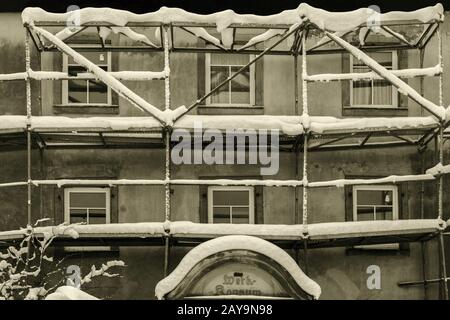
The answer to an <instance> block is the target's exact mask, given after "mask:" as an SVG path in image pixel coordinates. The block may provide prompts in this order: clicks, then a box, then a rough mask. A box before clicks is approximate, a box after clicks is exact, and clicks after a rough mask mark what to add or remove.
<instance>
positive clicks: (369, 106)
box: [349, 50, 399, 109]
mask: <svg viewBox="0 0 450 320" xmlns="http://www.w3.org/2000/svg"><path fill="white" fill-rule="evenodd" d="M376 52H390V53H391V55H392V70H398V52H397V51H396V50H386V51H376ZM354 59H355V58H354V57H353V55H351V54H350V63H349V64H350V73H353V61H354ZM371 81H372V90H373V80H371ZM353 82H354V81H353V80H350V106H349V107H350V108H359V109H397V108H398V107H399V102H398V95H399V92H398V90H397V88H396V87H394V86H393V85H392V84H391V87H392V104H390V105H382V104H354V103H353ZM372 100H373V95H372Z"/></svg>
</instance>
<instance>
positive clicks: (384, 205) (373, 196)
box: [353, 185, 400, 250]
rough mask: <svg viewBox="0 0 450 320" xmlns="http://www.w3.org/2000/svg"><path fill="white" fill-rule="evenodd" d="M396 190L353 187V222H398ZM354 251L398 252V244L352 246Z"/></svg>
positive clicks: (381, 186)
mask: <svg viewBox="0 0 450 320" xmlns="http://www.w3.org/2000/svg"><path fill="white" fill-rule="evenodd" d="M398 211H399V203H398V188H397V186H391V185H376V186H370V185H368V186H353V221H374V220H398ZM353 248H354V249H365V250H367V249H369V250H399V249H400V244H399V243H386V244H372V245H360V246H354V247H353Z"/></svg>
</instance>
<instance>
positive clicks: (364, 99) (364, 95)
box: [353, 80, 372, 106]
mask: <svg viewBox="0 0 450 320" xmlns="http://www.w3.org/2000/svg"><path fill="white" fill-rule="evenodd" d="M353 104H354V105H360V106H362V105H370V104H372V81H364V80H362V81H353Z"/></svg>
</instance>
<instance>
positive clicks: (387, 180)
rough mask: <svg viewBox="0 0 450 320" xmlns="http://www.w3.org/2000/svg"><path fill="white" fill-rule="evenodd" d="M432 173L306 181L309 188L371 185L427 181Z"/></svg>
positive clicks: (430, 178)
mask: <svg viewBox="0 0 450 320" xmlns="http://www.w3.org/2000/svg"><path fill="white" fill-rule="evenodd" d="M434 179H435V178H434V176H433V175H432V174H428V173H427V174H416V175H403V176H398V175H390V176H387V177H383V178H376V179H337V180H329V181H313V182H309V183H308V187H309V188H324V187H338V188H340V187H344V186H352V185H362V184H363V185H372V184H395V183H400V182H412V181H428V180H434Z"/></svg>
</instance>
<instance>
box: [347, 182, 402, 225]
mask: <svg viewBox="0 0 450 320" xmlns="http://www.w3.org/2000/svg"><path fill="white" fill-rule="evenodd" d="M360 190H362V191H392V221H395V220H399V209H400V204H399V201H398V200H399V199H398V187H397V186H396V185H354V186H353V187H352V194H353V209H352V210H353V221H359V220H358V191H360ZM385 220H386V219H385ZM385 220H378V221H385ZM371 221H372V220H371ZM373 221H377V220H373Z"/></svg>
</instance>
